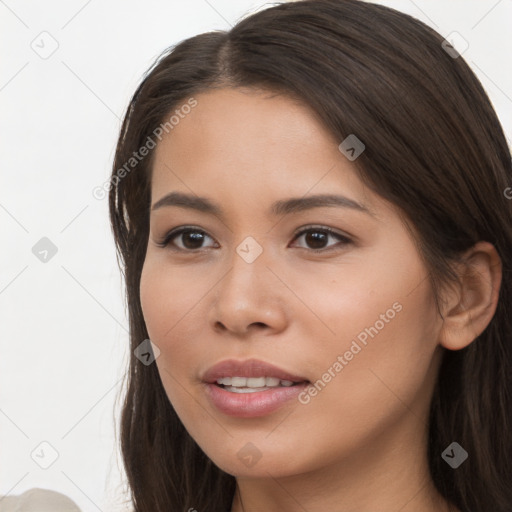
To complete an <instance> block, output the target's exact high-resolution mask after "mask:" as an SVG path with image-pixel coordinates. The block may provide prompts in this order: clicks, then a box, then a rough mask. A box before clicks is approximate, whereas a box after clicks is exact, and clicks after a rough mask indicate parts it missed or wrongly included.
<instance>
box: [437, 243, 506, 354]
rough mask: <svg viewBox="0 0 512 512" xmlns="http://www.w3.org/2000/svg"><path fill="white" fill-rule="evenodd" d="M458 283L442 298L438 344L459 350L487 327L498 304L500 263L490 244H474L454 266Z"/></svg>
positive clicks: (500, 274)
mask: <svg viewBox="0 0 512 512" xmlns="http://www.w3.org/2000/svg"><path fill="white" fill-rule="evenodd" d="M456 268H457V272H458V274H459V279H460V282H459V284H458V285H457V286H452V287H451V288H450V289H449V291H448V292H447V293H446V295H445V296H444V298H445V302H444V308H443V309H444V311H443V316H444V320H443V324H442V327H441V331H440V334H439V343H440V344H441V345H442V346H443V347H445V348H447V349H449V350H460V349H462V348H465V347H467V346H468V345H469V344H470V343H471V342H472V341H474V340H475V339H476V338H477V337H478V336H480V334H482V332H483V331H484V330H485V328H486V327H487V326H488V325H489V322H490V321H491V319H492V317H493V316H494V313H495V311H496V307H497V304H498V296H499V291H500V286H501V276H502V263H501V258H500V257H499V255H498V252H497V251H496V249H495V247H494V245H492V244H491V243H489V242H478V243H477V244H475V245H474V246H473V247H472V248H471V249H469V250H468V251H467V252H466V253H465V254H464V255H463V257H462V258H461V262H460V263H457V265H456Z"/></svg>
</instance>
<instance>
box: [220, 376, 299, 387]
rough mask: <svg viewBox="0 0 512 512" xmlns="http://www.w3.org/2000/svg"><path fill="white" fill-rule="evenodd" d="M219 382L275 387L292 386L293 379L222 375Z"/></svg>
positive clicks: (231, 385) (227, 384)
mask: <svg viewBox="0 0 512 512" xmlns="http://www.w3.org/2000/svg"><path fill="white" fill-rule="evenodd" d="M217 384H221V385H223V386H230V387H233V388H265V387H266V388H275V387H278V386H285V387H288V386H292V385H293V382H292V381H291V380H280V379H278V378H277V377H222V378H220V379H217Z"/></svg>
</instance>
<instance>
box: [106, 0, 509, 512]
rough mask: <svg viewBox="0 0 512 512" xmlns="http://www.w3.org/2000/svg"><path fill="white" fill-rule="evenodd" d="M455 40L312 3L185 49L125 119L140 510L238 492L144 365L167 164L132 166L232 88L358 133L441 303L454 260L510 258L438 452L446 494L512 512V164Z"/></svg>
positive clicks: (120, 243)
mask: <svg viewBox="0 0 512 512" xmlns="http://www.w3.org/2000/svg"><path fill="white" fill-rule="evenodd" d="M442 42H443V37H442V36H440V35H439V34H438V33H436V32H435V31H434V30H432V29H431V28H429V27H428V26H426V25H424V24H423V23H421V22H420V21H418V20H416V19H414V18H412V17H410V16H408V15H405V14H403V13H400V12H398V11H396V10H393V9H391V8H388V7H384V6H381V5H376V4H371V3H366V2H363V1H360V0H305V1H299V2H294V3H287V4H278V5H276V6H274V7H272V8H268V9H266V10H263V11H260V12H257V13H256V14H253V15H251V16H249V17H246V18H244V19H242V20H241V21H239V22H238V24H236V25H235V26H234V27H233V28H232V29H231V30H230V31H229V32H225V31H215V32H209V33H204V34H200V35H197V36H195V37H191V38H189V39H187V40H185V41H182V42H180V43H179V44H177V45H176V46H174V47H172V48H170V49H169V50H167V51H166V52H165V53H164V55H162V56H161V57H160V58H159V59H157V61H156V62H155V64H154V65H153V67H152V68H151V69H150V70H149V71H148V73H147V74H146V76H145V77H144V78H143V80H142V82H141V84H140V86H139V87H138V89H137V90H136V92H135V94H134V95H133V98H132V100H131V102H130V105H129V107H128V109H127V112H126V115H125V118H124V122H123V125H122V128H121V133H120V136H119V141H118V145H117V150H116V155H115V161H114V165H113V171H112V180H111V187H110V191H109V204H110V215H111V224H112V229H113V233H114V237H115V242H116V248H117V253H118V260H119V264H120V267H121V270H122V272H123V275H124V278H125V281H126V293H127V305H128V310H129V322H130V343H131V352H132V357H131V359H130V367H129V372H128V382H127V391H126V396H125V399H124V405H123V411H122V418H121V424H120V428H121V448H122V454H123V460H124V464H125V468H126V473H127V477H128V483H129V487H130V490H131V494H132V500H133V506H134V509H135V510H136V511H138V512H164V511H166V512H167V511H169V510H172V511H187V510H189V509H190V508H194V509H196V510H198V511H199V512H208V511H210V512H219V511H228V510H230V507H231V502H232V499H233V495H234V491H235V486H236V481H235V478H234V477H233V476H232V475H229V474H227V473H225V472H223V471H221V470H220V469H219V468H218V467H217V466H215V465H214V464H213V462H212V461H211V460H210V459H209V458H208V457H207V456H206V455H205V454H204V453H203V452H202V450H201V449H200V448H199V447H198V445H197V444H196V443H195V441H194V440H193V439H192V438H191V437H190V435H189V434H188V432H187V431H186V430H185V428H184V427H183V425H182V423H181V422H180V420H179V418H178V416H177V415H176V413H175V411H174V409H173V407H172V405H171V404H170V402H169V400H168V398H167V395H166V393H165V391H164V388H163V386H162V382H161V380H160V377H159V374H158V369H157V366H156V365H155V364H152V365H147V366H146V365H145V364H143V362H141V361H140V360H139V359H138V358H137V357H135V356H133V351H134V350H135V348H136V347H137V346H138V345H139V344H140V343H141V342H142V341H143V340H145V339H147V338H148V333H147V330H146V326H145V323H144V318H143V315H142V310H141V305H140V297H139V281H140V276H141V269H142V266H143V263H144V258H145V251H146V246H147V242H148V233H149V207H150V201H151V197H150V182H151V167H152V155H153V154H154V152H151V151H149V154H148V155H147V156H146V157H144V158H141V159H140V161H137V163H136V165H133V168H132V167H127V166H126V163H127V162H129V161H130V158H132V157H133V153H134V152H137V151H139V149H140V148H141V147H143V146H145V145H146V146H148V145H149V143H148V141H149V140H150V139H152V140H153V141H154V142H156V143H157V142H158V140H157V138H156V134H157V133H159V132H158V130H157V129H158V127H159V126H161V125H162V123H165V122H166V120H167V119H168V118H169V116H170V114H172V112H174V111H175V110H176V109H178V108H180V106H181V105H184V104H186V103H187V102H188V101H189V100H190V98H192V97H193V96H194V95H197V94H199V93H200V92H203V91H206V90H211V89H213V88H219V87H226V86H232V87H238V86H243V87H255V88H259V89H266V90H270V91H275V92H278V93H284V94H287V95H288V96H291V97H295V98H298V99H299V100H301V101H302V102H304V103H305V104H307V105H309V106H310V107H312V108H313V109H314V110H315V111H316V112H317V114H318V115H319V118H320V119H321V120H322V121H323V122H324V123H325V126H326V127H327V128H328V129H329V130H330V132H331V133H332V134H334V135H335V136H336V137H337V139H338V140H339V141H340V142H341V141H342V140H344V139H345V138H346V137H347V136H348V135H349V134H357V137H358V138H359V139H360V140H362V141H363V142H364V144H365V146H366V149H365V151H364V152H363V153H362V155H361V156H360V157H359V158H358V159H357V161H356V162H355V164H357V169H358V173H359V175H360V178H361V179H362V180H363V181H364V182H365V184H366V185H367V186H368V187H370V188H371V189H372V190H374V191H375V192H376V193H377V194H379V195H380V196H382V197H383V198H385V199H387V200H389V201H391V202H392V203H394V204H395V205H397V206H398V207H399V208H400V209H401V211H402V212H403V214H404V216H405V218H406V219H407V220H408V221H409V222H410V223H411V225H413V226H414V228H415V231H416V233H417V238H416V241H417V244H418V248H419V250H420V254H421V255H422V257H423V258H424V261H425V264H426V266H427V269H428V270H429V276H430V282H431V285H432V287H433V290H434V291H435V292H436V294H437V292H438V290H439V289H440V288H439V287H440V285H442V284H443V283H446V282H449V281H451V280H454V279H456V274H455V273H454V272H453V271H452V266H451V263H453V262H454V261H456V259H457V257H458V256H459V255H460V254H461V253H462V252H463V251H465V250H466V249H468V248H470V247H471V246H473V245H474V244H475V243H476V242H478V241H479V240H486V241H489V242H491V243H492V244H493V245H494V246H495V247H496V249H497V251H498V254H499V255H500V257H501V260H502V265H503V280H502V284H501V289H500V296H499V302H498V306H497V310H496V313H495V315H494V317H493V319H492V320H491V322H490V324H489V325H488V327H487V328H486V329H485V330H484V332H483V333H482V334H481V335H480V336H479V337H478V338H477V339H476V340H475V341H474V342H473V343H471V344H470V345H469V346H468V347H467V348H465V349H463V350H459V351H445V353H444V356H443V357H444V358H443V362H442V365H441V368H440V371H439V378H438V382H437V385H436V389H435V392H434V396H433V400H432V406H431V414H430V424H429V432H430V435H429V445H428V454H429V464H430V472H431V475H432V479H433V481H434V483H435V485H436V487H437V489H438V490H439V492H440V493H441V494H442V495H443V496H444V497H445V498H446V499H447V500H448V501H449V502H451V503H453V504H454V505H456V506H457V507H458V508H460V510H461V511H463V512H469V511H471V512H510V511H511V510H512V485H511V482H512V421H511V420H512V380H511V376H512V339H511V338H512V314H511V311H512V296H511V292H512V290H511V284H512V281H511V274H510V271H511V258H512V210H511V208H512V203H511V201H510V200H508V199H507V197H506V194H505V193H504V191H505V190H506V189H507V188H508V187H510V186H511V185H512V163H511V154H510V150H509V148H508V146H507V143H506V139H505V136H504V134H503V130H502V128H501V126H500V123H499V121H498V119H497V116H496V114H495V112H494V110H493V108H492V106H491V103H490V101H489V99H488V97H487V95H486V93H485V92H484V90H483V88H482V86H481V84H480V82H479V81H478V79H477V78H476V77H475V75H474V74H473V72H472V71H471V70H470V68H469V67H468V65H467V64H466V63H465V62H464V60H463V58H462V57H461V56H459V57H458V58H456V57H457V56H456V55H455V56H453V54H452V55H450V54H449V53H448V52H447V51H446V50H445V48H443V45H442ZM167 129H170V126H168V127H167ZM155 130H156V131H155ZM132 163H133V162H132ZM130 165H131V164H130ZM123 166H124V169H125V172H124V173H122V172H120V170H121V169H122V168H123ZM453 441H456V442H458V443H459V444H460V445H461V446H462V447H463V448H464V449H465V450H466V451H467V452H468V453H469V459H468V461H466V463H464V464H462V465H461V466H460V467H458V468H457V469H452V468H451V467H450V466H449V465H448V464H447V463H446V462H445V461H444V460H443V459H442V457H441V453H442V452H443V450H444V449H445V448H446V447H447V446H448V445H450V444H451V443H452V442H453Z"/></svg>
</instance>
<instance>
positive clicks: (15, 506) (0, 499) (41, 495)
mask: <svg viewBox="0 0 512 512" xmlns="http://www.w3.org/2000/svg"><path fill="white" fill-rule="evenodd" d="M0 512H81V510H80V509H79V508H78V506H77V505H76V503H75V502H74V501H73V500H71V499H70V498H68V497H67V496H65V495H64V494H61V493H60V492H56V491H51V490H49V489H36V488H35V489H29V490H28V491H26V492H24V493H23V494H20V495H19V496H0Z"/></svg>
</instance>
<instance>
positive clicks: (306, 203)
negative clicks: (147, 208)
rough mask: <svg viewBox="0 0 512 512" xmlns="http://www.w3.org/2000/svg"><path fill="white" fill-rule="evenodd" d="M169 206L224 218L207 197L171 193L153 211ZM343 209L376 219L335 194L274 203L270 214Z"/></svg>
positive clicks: (218, 207)
mask: <svg viewBox="0 0 512 512" xmlns="http://www.w3.org/2000/svg"><path fill="white" fill-rule="evenodd" d="M168 206H177V207H181V208H189V209H192V210H197V211H200V212H203V213H209V214H212V215H215V216H218V217H222V216H223V215H222V209H221V208H220V206H218V205H216V204H215V203H213V202H212V201H210V200H209V199H207V198H206V197H199V196H194V195H190V194H184V193H182V192H171V193H169V194H167V195H165V196H164V197H162V198H161V199H159V200H158V201H157V202H156V203H155V204H154V205H153V206H152V207H151V211H152V212H154V211H155V210H158V209H160V208H164V207H168ZM326 206H327V207H333V206H334V207H343V208H351V209H353V210H356V211H359V212H363V213H367V214H368V215H371V216H372V217H375V216H376V215H375V213H374V212H372V211H371V210H370V209H369V208H368V207H367V206H366V205H364V204H362V203H359V202H358V201H355V200H354V199H350V198H348V197H345V196H341V195H334V194H319V195H314V196H307V197H296V198H295V197H294V198H291V199H283V200H280V201H276V202H275V203H272V205H271V207H270V213H271V214H272V215H274V216H280V215H289V214H291V213H297V212H302V211H305V210H310V209H312V208H321V207H326Z"/></svg>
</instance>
